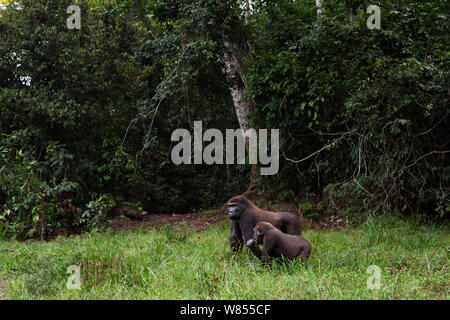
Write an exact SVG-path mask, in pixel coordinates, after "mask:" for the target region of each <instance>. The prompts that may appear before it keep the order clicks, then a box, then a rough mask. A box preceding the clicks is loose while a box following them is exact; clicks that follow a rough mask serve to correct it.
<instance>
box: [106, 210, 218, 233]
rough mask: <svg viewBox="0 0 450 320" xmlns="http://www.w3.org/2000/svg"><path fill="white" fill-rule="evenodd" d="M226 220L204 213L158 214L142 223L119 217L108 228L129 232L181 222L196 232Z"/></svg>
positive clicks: (147, 216)
mask: <svg viewBox="0 0 450 320" xmlns="http://www.w3.org/2000/svg"><path fill="white" fill-rule="evenodd" d="M225 218H226V217H225V216H224V215H221V214H218V215H215V216H210V215H205V214H203V213H184V214H181V213H173V214H166V213H164V214H162V213H157V214H148V215H146V216H144V219H143V220H142V221H140V220H135V219H128V218H125V219H124V218H123V217H120V216H117V217H114V218H113V219H112V221H111V223H109V224H108V226H109V227H111V228H113V229H116V230H128V229H131V228H136V227H140V226H146V227H149V228H157V227H162V226H164V225H165V224H171V225H178V224H180V222H184V223H186V226H187V227H189V228H191V229H193V230H194V231H203V230H205V229H207V228H208V227H209V226H210V225H211V224H214V223H217V222H218V221H220V220H222V219H225Z"/></svg>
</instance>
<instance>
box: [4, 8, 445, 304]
mask: <svg viewBox="0 0 450 320" xmlns="http://www.w3.org/2000/svg"><path fill="white" fill-rule="evenodd" d="M0 5H1V9H0V35H1V36H0V132H1V137H0V250H2V252H0V299H1V298H2V296H3V295H5V297H6V296H7V297H9V298H13V299H35V298H38V299H46V298H62V299H71V298H75V299H103V298H107V299H108V298H112V299H116V298H119V299H122V298H126V299H134V298H137V299H142V298H144V299H146V298H149V297H150V298H155V299H174V298H176V299H178V298H181V299H182V298H187V299H210V298H212V299H261V298H263V299H265V298H268V299H278V298H280V299H299V298H300V299H327V298H336V299H348V298H350V299H353V298H358V299H361V298H363V299H376V298H382V299H391V298H393V299H404V298H413V299H414V298H415V299H417V298H419V299H421V298H426V299H448V283H449V281H450V280H449V278H448V275H447V273H448V261H449V256H448V254H449V248H450V239H449V236H448V235H449V232H448V218H449V213H450V117H449V114H450V23H449V12H450V2H448V1H440V0H427V1H418V0H403V1H397V0H317V1H313V0H251V1H250V0H228V1H223V0H70V1H69V0H46V1H38V0H16V1H10V0H2V1H0ZM199 123H200V124H201V128H200V129H199V127H198V126H197V125H198V124H199ZM230 129H232V130H236V129H241V130H242V131H246V130H249V129H255V130H256V131H257V132H259V140H258V141H259V143H261V141H262V140H263V138H262V136H261V132H263V131H264V129H265V130H267V132H268V133H267V137H266V138H267V141H268V151H267V153H266V159H265V160H267V161H266V162H264V163H262V162H260V161H261V159H264V157H262V156H261V149H259V150H258V157H257V158H256V159H257V160H258V161H256V162H255V161H253V162H252V155H251V152H249V148H250V143H249V139H247V140H244V142H243V145H242V147H243V148H244V145H245V152H244V153H243V154H240V156H239V155H238V156H236V154H235V152H234V151H233V152H232V153H231V155H230V154H229V153H228V151H229V150H230V148H229V146H228V144H227V147H226V148H225V144H226V143H225V138H224V139H223V140H221V142H220V143H219V144H218V145H219V147H220V150H221V152H220V153H218V150H219V149H217V148H216V149H214V152H213V153H211V154H214V159H215V162H213V161H209V162H208V161H207V160H206V158H205V157H204V159H203V161H202V159H200V158H199V157H198V156H197V153H196V152H197V151H198V149H196V148H197V147H198V143H199V144H200V147H201V148H203V149H201V150H203V152H205V150H207V148H206V147H207V146H208V142H207V141H211V139H209V140H208V138H207V136H208V132H209V133H210V134H209V138H211V135H212V134H214V133H218V132H219V133H223V137H225V136H226V132H227V130H230ZM177 130H184V131H181V132H183V133H182V134H179V135H177V137H182V135H184V134H185V133H186V132H189V133H190V134H191V136H189V137H188V138H187V140H183V141H185V144H184V146H187V149H183V156H186V152H188V154H189V155H190V154H191V153H192V157H191V158H189V160H183V161H181V160H180V161H178V162H177V161H174V160H173V159H174V158H173V153H174V150H177V148H178V147H179V146H178V145H177V143H178V142H179V141H181V140H177V139H174V135H176V134H174V132H180V131H177ZM196 130H200V132H201V133H203V141H202V140H201V138H198V135H197V132H198V131H196ZM274 130H275V131H274ZM237 132H238V131H237ZM274 132H277V136H276V137H277V139H278V140H276V139H274ZM227 134H228V133H227ZM238 136H239V135H238V134H237V135H236V138H237V140H239V138H240V137H238ZM227 138H228V136H227ZM271 138H272V140H271ZM199 139H200V140H199ZM217 141H218V140H217ZM217 141H215V142H217ZM231 141H234V140H233V139H231ZM241 142H242V141H241ZM227 143H228V140H227ZM191 144H192V146H193V147H192V150H191ZM216 144H217V143H216ZM259 146H260V147H261V145H259ZM222 147H223V148H222ZM238 147H239V146H238ZM231 148H232V149H233V150H234V146H233V145H232V146H231ZM222 150H226V151H223V157H222ZM242 150H244V149H242ZM209 151H211V148H210V149H209ZM238 151H239V150H238ZM276 152H278V154H276ZM236 153H237V154H238V153H239V152H236ZM199 155H200V157H201V155H202V151H201V152H200V153H199ZM203 156H204V153H203ZM271 156H272V158H270V159H271V162H270V163H269V162H268V161H269V160H268V158H267V157H271ZM199 159H200V160H199ZM268 163H269V164H268ZM272 165H273V166H275V165H276V171H275V172H271V173H270V174H262V172H264V170H263V169H264V168H267V167H269V166H272ZM274 168H275V167H274ZM266 172H267V171H266ZM241 194H243V195H245V196H247V198H249V199H251V200H252V201H253V202H254V203H255V204H256V205H257V206H258V207H260V208H264V209H267V210H269V209H270V210H273V211H275V212H276V211H286V210H288V211H291V212H294V213H295V214H297V215H298V216H299V217H300V218H301V219H302V223H303V229H304V231H303V233H302V235H304V236H305V238H306V239H308V240H309V242H311V244H312V248H313V249H312V254H311V258H310V263H309V265H308V266H307V267H306V268H304V267H303V266H301V265H294V266H292V265H290V264H288V265H285V264H282V265H277V266H275V267H274V269H273V270H272V271H270V270H267V269H265V268H264V267H262V266H259V261H258V260H257V259H256V257H253V256H251V253H250V251H249V250H248V249H247V248H245V249H244V251H243V253H238V254H235V253H233V251H232V250H231V249H230V247H229V245H228V235H229V227H230V225H231V222H230V219H228V218H227V216H226V214H225V212H226V205H225V204H226V203H227V201H228V200H229V199H231V198H232V197H234V196H236V195H241ZM124 208H127V210H128V209H129V210H131V211H133V212H139V213H140V214H141V213H142V215H145V217H140V219H141V220H143V221H142V223H138V222H136V221H138V220H136V219H134V218H133V217H130V216H128V217H127V216H126V214H121V212H124V211H123V210H124ZM121 210H122V211H121ZM117 212H119V214H118V216H117V214H116V215H115V213H117ZM193 214H194V216H195V217H197V216H196V215H199V216H201V218H198V217H197V218H198V219H199V221H200V222H199V223H200V224H208V225H210V226H209V227H205V228H203V227H201V228H200V229H198V228H197V229H195V228H194V229H192V228H191V227H190V224H192V223H193V222H190V221H189V218H187V217H188V216H192V215H193ZM160 216H161V217H162V218H161V221H162V222H161V223H156V224H155V225H156V227H155V228H153V227H151V228H148V226H146V221H147V223H150V222H149V221H153V220H152V219H157V217H158V219H159V217H160ZM170 216H174V217H175V216H176V217H177V219H178V217H179V220H180V222H179V223H178V224H175V225H174V224H171V223H166V222H167V221H169V220H170V219H169V218H168V217H170ZM197 218H195V219H197ZM155 221H156V220H155ZM158 221H159V220H158ZM195 221H196V220H195ZM205 221H206V222H205ZM115 222H116V224H118V225H120V227H121V228H120V230H115V229H114V228H111V226H113V225H114V223H115ZM130 226H131V227H133V228H131V227H130ZM152 226H153V224H152ZM122 227H124V229H125V230H122ZM134 227H136V228H134ZM78 237H79V238H78ZM148 239H152V241H149V240H148ZM246 240H247V239H246ZM91 241H92V242H91ZM75 243H76V244H78V245H79V246H81V247H79V248H78V249H76V250H72V249H71V248H73V246H74V245H75ZM108 243H110V244H111V247H110V248H109V247H108ZM355 243H356V245H355V246H352V244H355ZM106 247H108V249H105V248H106ZM350 247H351V249H350ZM38 248H40V249H39V250H38ZM202 248H203V249H202ZM149 250H150V251H152V252H153V254H152V255H149V256H147V255H146V254H145V252H147V251H149ZM202 250H203V252H202ZM33 252H34V253H33ZM36 252H40V253H36ZM114 252H123V254H122V255H120V257H119V258H117V257H115V253H114ZM36 255H37V256H36ZM50 256H51V257H55V260H52V259H50V260H51V261H53V262H52V263H50V262H49V257H50ZM186 256H188V257H189V259H190V260H189V261H190V262H186V264H189V265H190V267H189V270H188V271H186V274H184V273H183V272H184V271H185V270H184V269H183V259H185V257H186ZM115 259H116V260H115ZM117 259H119V260H117ZM170 261H172V262H173V266H174V269H173V270H172V269H170V268H168V269H166V268H163V267H161V269H159V267H158V266H161V265H164V264H170ZM71 264H75V265H81V270H82V279H83V286H84V287H83V290H82V291H76V290H75V291H73V290H72V291H71V290H69V289H67V288H65V279H66V278H67V274H66V268H67V267H68V266H69V265H71ZM371 264H375V265H379V266H381V267H382V269H383V270H384V271H383V272H385V273H384V274H386V275H385V278H384V279H385V281H386V284H385V285H384V289H382V290H381V291H370V290H369V291H367V292H366V291H364V292H361V289H360V287H359V286H361V285H362V286H364V288H365V279H366V273H365V270H366V268H367V267H368V266H369V265H371ZM94 265H95V266H96V267H95V268H94ZM99 265H100V266H101V267H100V269H99V267H98V266H99ZM147 266H153V267H149V268H147ZM175 266H176V267H175ZM241 267H242V268H241ZM152 268H153V269H152ZM339 269H340V270H341V271H342V270H347V271H348V273H347V274H346V275H344V274H342V272H341V271H339ZM44 270H45V271H46V272H47V273H45V272H44ZM95 270H97V271H98V272H97V273H96V272H95ZM99 270H100V271H99ZM102 270H103V271H102ZM158 270H159V271H160V273H158ZM245 270H247V272H248V273H247V274H244V273H246V271H245ZM361 270H362V271H361ZM90 272H92V273H90ZM44 273H45V274H44ZM83 274H84V275H83ZM123 274H126V275H127V276H126V277H125V278H124V277H123V276H122V275H123ZM155 274H156V275H161V274H162V275H165V278H164V279H165V280H164V281H163V280H162V278H161V277H157V276H155ZM261 274H263V275H264V277H260V275H261ZM424 274H425V275H424ZM349 275H350V276H349ZM352 275H353V276H352ZM185 277H186V278H185ZM285 277H289V279H285ZM349 277H350V278H349ZM238 278H239V279H242V278H244V279H247V280H248V283H253V284H252V288H247V287H244V286H243V285H242V283H240V282H237V281H238V280H237V279H238ZM183 279H184V280H183ZM186 279H187V280H186ZM306 279H308V280H306ZM330 279H334V280H330ZM149 281H150V282H152V283H153V285H152V286H149V285H148V283H149ZM300 282H301V283H304V282H307V283H306V284H303V285H301V286H303V287H302V288H303V289H304V290H303V291H301V292H296V290H297V289H295V288H297V287H296V285H297V284H298V283H300ZM168 283H173V284H174V286H173V287H171V288H173V289H170V290H168V291H164V288H167V284H168ZM181 283H183V284H181ZM230 283H231V284H230ZM268 283H276V284H275V287H270V289H269V288H267V285H268ZM333 283H334V285H336V287H333V286H332V284H333ZM175 284H179V287H177V288H178V289H174V288H175ZM346 286H348V288H347V287H346ZM127 288H133V290H132V291H128V289H127ZM424 288H425V289H424ZM364 290H366V289H364ZM297 291H298V290H297ZM280 292H281V294H280Z"/></svg>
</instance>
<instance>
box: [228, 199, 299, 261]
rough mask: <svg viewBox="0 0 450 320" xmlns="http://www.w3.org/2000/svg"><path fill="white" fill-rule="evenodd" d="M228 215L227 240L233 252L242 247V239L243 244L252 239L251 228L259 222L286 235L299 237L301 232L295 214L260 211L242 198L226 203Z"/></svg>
mask: <svg viewBox="0 0 450 320" xmlns="http://www.w3.org/2000/svg"><path fill="white" fill-rule="evenodd" d="M228 215H229V217H230V219H231V220H232V225H231V232H230V238H229V240H230V245H231V248H232V249H233V250H238V249H240V248H241V247H242V245H243V241H242V237H244V239H245V242H247V241H249V240H250V239H253V228H254V227H255V225H256V224H257V223H258V222H261V221H266V222H270V223H271V224H272V225H274V226H275V227H276V228H278V229H280V230H281V231H282V232H284V233H287V234H293V235H300V234H301V231H302V226H301V222H300V219H299V218H298V217H297V216H296V215H295V214H293V213H290V212H272V211H266V210H263V209H260V208H258V207H257V206H256V205H255V204H254V203H253V202H252V201H250V200H248V199H247V198H246V197H244V196H237V197H234V198H232V199H230V200H229V201H228ZM251 249H252V248H251ZM252 251H253V250H252ZM254 253H255V252H254ZM255 254H256V253H255Z"/></svg>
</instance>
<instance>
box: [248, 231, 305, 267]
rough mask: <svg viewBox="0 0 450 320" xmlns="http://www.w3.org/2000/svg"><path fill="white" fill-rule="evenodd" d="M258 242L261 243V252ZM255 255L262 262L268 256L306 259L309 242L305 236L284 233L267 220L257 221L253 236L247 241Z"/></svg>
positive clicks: (267, 258)
mask: <svg viewBox="0 0 450 320" xmlns="http://www.w3.org/2000/svg"><path fill="white" fill-rule="evenodd" d="M258 244H262V245H263V249H262V252H261V250H260V249H259V247H258ZM247 246H248V247H250V248H252V251H253V252H254V253H255V254H256V256H257V257H258V258H259V259H260V260H261V261H262V262H264V263H266V262H268V260H269V259H270V257H272V258H280V257H281V256H284V257H286V258H287V259H289V260H294V259H296V258H297V257H298V256H301V258H302V262H306V260H308V258H309V255H310V254H311V244H310V243H309V242H308V240H306V239H305V238H303V237H301V236H297V235H291V234H285V233H283V232H281V231H280V230H278V229H277V228H275V227H274V226H273V225H272V224H270V223H268V222H259V223H257V224H256V226H255V228H254V237H253V239H250V240H248V241H247Z"/></svg>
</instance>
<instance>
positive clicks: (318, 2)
mask: <svg viewBox="0 0 450 320" xmlns="http://www.w3.org/2000/svg"><path fill="white" fill-rule="evenodd" d="M322 4H323V0H316V7H317V15H318V16H319V15H321V14H322V12H323V7H322Z"/></svg>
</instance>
